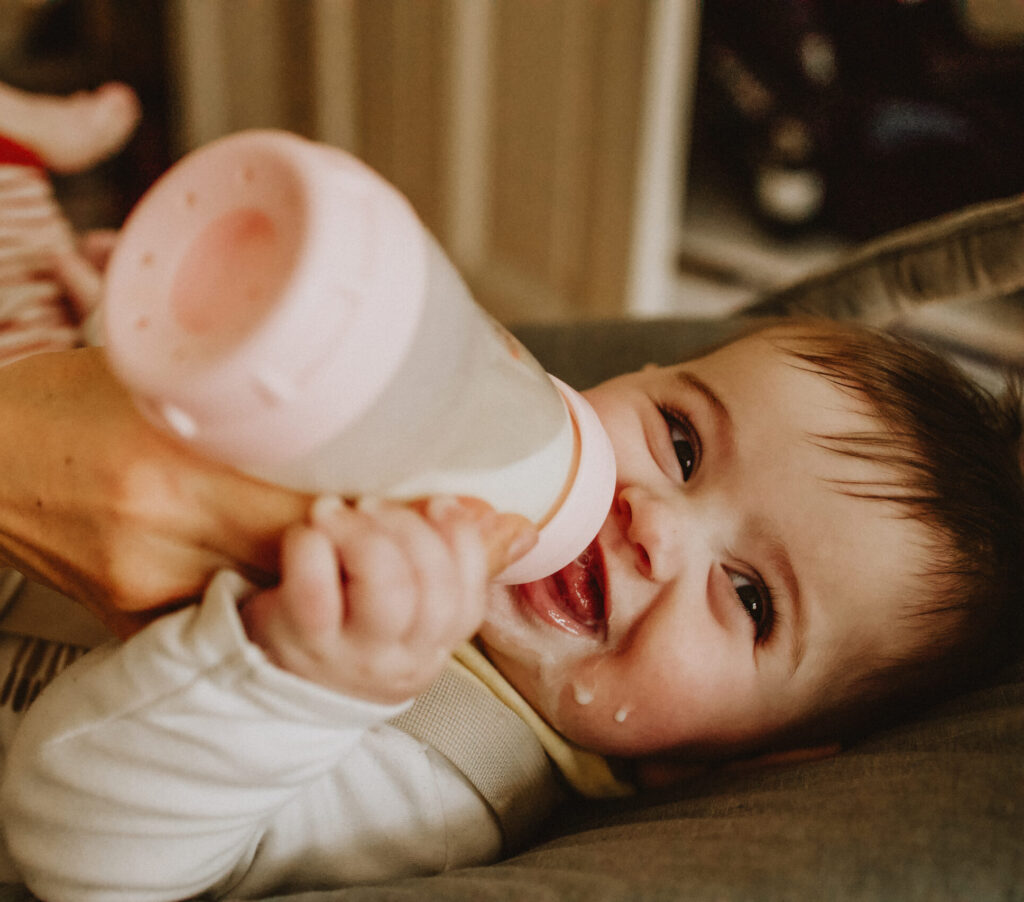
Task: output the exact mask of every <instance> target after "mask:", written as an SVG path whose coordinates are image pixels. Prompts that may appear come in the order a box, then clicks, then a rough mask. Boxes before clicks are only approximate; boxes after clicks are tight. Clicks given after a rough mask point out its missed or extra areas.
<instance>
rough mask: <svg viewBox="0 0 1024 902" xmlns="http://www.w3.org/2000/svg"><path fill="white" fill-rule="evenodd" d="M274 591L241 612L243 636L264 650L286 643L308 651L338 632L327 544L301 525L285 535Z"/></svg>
mask: <svg viewBox="0 0 1024 902" xmlns="http://www.w3.org/2000/svg"><path fill="white" fill-rule="evenodd" d="M281 571H282V574H283V580H282V583H281V585H280V586H279V587H277V588H276V589H270V590H267V591H265V592H260V593H259V594H257V595H256V596H254V597H253V598H251V599H249V601H247V602H246V603H245V604H244V605H243V606H242V607H241V609H240V612H239V613H240V616H241V618H242V623H243V625H244V627H245V631H246V634H247V635H248V636H249V638H250V639H251V640H252V641H253V642H255V643H256V644H257V645H259V646H261V647H262V648H264V649H265V650H270V651H273V650H278V649H280V648H281V647H282V646H284V645H285V644H286V643H287V644H288V645H291V646H298V645H301V646H306V647H308V648H309V650H312V648H313V647H314V646H318V645H320V644H322V643H324V642H325V641H330V638H331V637H333V636H334V635H335V634H336V633H337V630H338V624H339V620H340V617H341V595H340V591H339V585H338V562H337V559H336V557H335V553H334V547H333V545H332V544H331V541H330V540H329V539H328V538H327V537H326V536H325V535H323V534H322V533H320V532H318V531H317V530H315V529H310V528H309V527H305V526H294V527H291V528H290V529H288V530H287V531H286V532H285V535H284V539H283V540H282V545H281Z"/></svg>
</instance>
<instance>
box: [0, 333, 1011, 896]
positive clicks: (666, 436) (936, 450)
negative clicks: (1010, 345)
mask: <svg viewBox="0 0 1024 902" xmlns="http://www.w3.org/2000/svg"><path fill="white" fill-rule="evenodd" d="M586 394H587V397H588V399H589V400H590V402H591V403H592V404H593V406H594V408H595V410H596V411H597V413H598V415H599V417H600V418H601V420H602V422H603V424H604V426H605V428H606V429H607V431H608V434H609V436H610V437H611V440H612V444H613V446H614V450H615V456H616V464H617V471H618V485H617V490H616V495H615V499H614V503H613V505H612V508H611V510H610V512H609V514H608V517H607V519H606V521H605V524H604V526H603V528H602V530H601V532H600V534H599V535H598V536H597V537H596V539H595V541H594V542H593V544H592V545H591V546H590V548H589V549H588V550H587V551H586V552H585V553H584V554H582V555H581V556H580V557H579V558H578V559H577V561H576V562H574V563H573V564H570V565H569V566H567V567H565V568H564V569H563V570H561V571H560V572H558V573H556V574H554V575H553V576H551V577H549V578H547V579H544V580H540V581H538V582H535V583H530V584H527V585H523V586H515V587H499V586H496V585H493V584H490V583H489V582H488V574H489V573H493V572H496V571H497V570H499V569H501V567H502V566H504V564H505V563H506V562H507V561H508V560H509V559H512V558H514V557H515V556H516V555H517V554H518V553H521V552H522V551H523V550H524V548H525V547H526V546H528V545H529V543H530V541H531V540H532V536H533V534H532V531H531V530H530V529H529V528H525V527H524V526H523V524H522V523H520V522H519V521H518V520H517V519H516V518H510V517H505V516H502V515H499V514H496V513H495V512H493V511H491V510H489V509H488V508H487V507H486V506H485V505H482V504H480V503H477V502H473V501H469V500H465V499H430V500H427V501H425V502H423V503H422V504H416V505H398V504H393V503H385V502H378V501H373V502H362V503H359V504H355V505H351V504H346V503H342V502H340V501H337V500H333V501H332V500H329V499H323V500H320V501H319V502H318V503H317V504H316V505H315V506H314V508H313V511H312V513H311V515H310V519H309V522H308V523H307V524H303V525H298V526H295V527H294V528H293V529H291V530H290V531H289V532H288V533H287V534H286V536H285V538H284V541H283V548H282V554H281V566H282V578H281V580H280V584H279V585H277V586H276V587H274V588H271V589H264V590H258V589H255V588H254V587H252V586H250V585H248V584H246V583H245V582H244V580H242V579H241V578H240V577H238V576H237V575H236V574H234V573H231V572H227V571H225V572H223V573H221V574H220V575H219V576H218V577H217V578H216V579H215V580H214V581H213V583H212V584H211V585H210V587H209V590H208V591H207V593H206V596H205V598H204V599H203V601H202V603H201V604H200V605H197V606H190V607H188V608H185V609H182V610H180V611H178V612H176V613H173V614H170V615H167V616H164V617H162V618H160V619H159V620H157V621H156V622H155V623H153V624H152V625H150V626H149V627H147V628H146V629H145V630H143V631H142V632H140V633H139V634H138V635H136V636H135V637H133V638H132V639H130V640H128V641H127V642H125V643H122V644H116V643H112V644H108V645H105V646H103V647H101V648H100V649H98V650H96V651H93V652H91V653H90V654H87V655H85V656H84V657H83V658H82V659H81V660H80V661H78V662H76V663H75V664H74V666H73V667H71V668H69V669H68V670H67V671H66V672H65V673H64V674H63V675H62V676H61V677H60V678H59V679H56V680H55V681H54V682H53V683H52V685H51V686H50V687H49V689H48V690H47V691H46V692H44V693H43V694H42V695H41V696H40V698H39V700H38V701H37V702H36V703H35V704H34V705H33V706H32V707H31V708H30V709H29V711H28V713H27V715H25V717H24V719H23V720H22V721H21V722H20V724H17V725H16V730H14V732H15V733H16V736H15V740H14V744H13V748H11V750H10V753H9V756H8V761H7V766H6V774H5V781H4V787H3V823H4V829H5V831H6V840H7V843H8V846H9V848H10V851H11V853H12V857H13V860H14V862H15V864H16V866H17V871H18V873H19V874H20V875H21V876H22V877H23V878H24V879H25V880H26V881H27V882H28V884H29V886H30V887H31V888H32V889H33V890H34V891H35V892H36V893H37V894H39V895H40V896H42V897H44V898H46V899H48V900H51V902H59V900H62V899H75V900H91V899H112V898H115V897H116V898H132V899H139V900H145V899H180V898H187V897H191V896H193V895H195V894H198V893H202V892H208V893H210V894H212V895H214V896H225V895H231V896H232V898H254V897H255V898H258V897H260V896H261V895H266V894H267V893H269V892H271V891H273V890H282V889H288V890H291V891H295V890H299V889H304V888H318V887H319V888H322V887H329V886H340V885H345V884H351V883H358V882H366V881H373V880H382V879H387V878H390V877H396V876H405V875H413V874H423V873H429V872H435V871H439V870H443V869H446V868H451V867H458V866H461V865H466V864H471V863H479V862H482V861H486V860H490V859H493V858H495V857H496V856H498V855H499V854H500V853H501V851H502V847H503V836H502V833H503V831H504V839H505V845H506V848H507V846H508V844H509V843H508V840H509V837H510V832H509V829H510V828H509V826H508V825H509V823H511V821H510V820H509V819H508V818H507V817H506V815H507V810H506V807H507V806H506V804H505V801H503V799H505V800H507V799H509V798H512V799H513V800H516V799H518V800H519V803H517V804H516V805H513V806H512V807H514V808H516V811H517V812H518V814H517V815H516V817H517V818H518V820H519V822H520V823H523V822H525V823H526V824H527V827H529V826H531V821H532V822H534V823H535V822H536V821H537V820H539V819H540V818H541V817H542V816H543V815H544V813H545V812H546V811H547V809H548V805H549V804H550V801H551V800H552V799H553V797H554V796H553V794H552V793H549V789H551V788H552V784H551V783H550V781H548V782H545V781H544V779H539V780H534V781H533V782H532V783H531V785H530V787H529V792H528V793H527V794H526V796H525V798H526V801H525V802H522V799H523V798H524V796H523V793H521V792H519V782H527V783H529V782H531V780H532V777H530V776H529V774H528V773H527V771H529V769H530V768H529V767H521V766H520V765H521V761H520V760H519V758H516V756H514V755H513V756H512V757H511V758H510V756H509V755H508V754H506V753H507V751H508V749H507V748H506V747H505V739H504V738H501V737H508V736H510V735H512V734H511V733H501V732H499V733H492V732H489V729H490V728H489V727H486V726H485V725H484V724H483V723H482V721H481V720H480V719H479V718H478V717H477V713H476V712H478V711H480V710H483V709H481V708H479V707H476V705H477V703H478V702H479V701H480V699H482V698H484V697H486V698H487V699H490V700H492V701H493V699H495V698H497V699H499V700H500V701H501V702H502V703H503V704H501V705H499V707H500V708H501V710H502V711H506V712H507V711H513V712H514V713H515V717H513V720H514V721H515V722H516V723H517V724H519V725H522V724H525V725H526V728H527V732H528V734H529V735H530V736H532V737H535V738H536V741H537V742H539V744H540V747H541V748H542V749H543V751H544V753H546V754H545V755H544V756H543V760H544V761H545V762H551V766H553V767H555V768H556V769H557V771H558V779H559V781H560V782H562V783H566V784H568V785H569V786H570V787H573V788H575V789H577V790H579V791H582V792H585V793H589V794H593V795H602V794H604V795H609V794H619V793H622V792H623V791H625V790H626V787H625V784H624V783H623V782H622V780H621V779H620V777H621V776H622V773H623V769H622V767H621V764H622V763H623V762H632V763H633V764H635V767H634V768H633V770H634V774H635V776H636V778H637V779H638V780H639V781H640V782H641V783H643V782H645V780H646V779H647V778H648V777H650V776H653V775H659V776H664V775H665V773H666V772H667V771H669V772H670V771H671V769H672V767H673V766H675V764H676V763H677V762H678V763H681V764H687V765H688V764H692V763H693V762H694V761H698V762H703V761H712V760H723V759H730V758H734V757H737V756H750V755H754V754H759V753H763V752H770V751H774V750H783V749H794V748H801V747H806V746H809V745H814V744H822V743H834V742H836V741H837V740H844V739H846V738H848V737H849V736H851V735H853V734H855V733H856V732H858V731H859V730H861V729H863V728H865V727H867V726H868V725H870V724H872V723H875V722H877V721H878V720H880V719H884V718H885V717H888V716H890V715H892V714H895V713H902V712H903V711H905V710H906V709H908V708H911V707H912V706H914V705H919V704H921V703H922V702H923V701H924V700H926V699H930V698H932V697H933V696H934V695H937V694H942V693H945V692H947V691H951V690H952V689H953V688H958V687H961V686H963V685H964V684H965V683H966V682H967V681H968V680H973V679H977V678H978V677H979V676H982V675H983V674H984V673H985V671H986V669H987V668H988V667H991V666H994V665H995V664H996V663H997V662H998V661H999V660H1001V658H1002V656H1003V654H1004V653H1005V652H1006V651H1007V650H1008V649H1009V648H1010V647H1012V643H1013V642H1014V641H1015V636H1016V632H1015V631H1014V630H1013V629H1011V625H1012V624H1014V623H1017V622H1019V611H1020V607H1021V606H1020V586H1021V584H1022V574H1021V572H1020V571H1021V560H1020V558H1021V556H1020V554H1019V548H1020V547H1021V540H1022V538H1024V527H1022V519H1024V489H1022V485H1021V476H1020V469H1019V465H1018V461H1017V456H1016V453H1017V441H1018V439H1019V435H1020V428H1021V424H1020V417H1019V404H1018V403H1017V399H1016V398H1015V397H1010V398H1008V399H1007V400H1006V401H1002V402H1000V401H996V400H994V399H992V398H990V397H989V396H987V395H986V394H984V393H983V392H980V391H979V390H977V389H976V388H975V387H974V386H973V385H972V384H970V383H969V382H968V381H967V380H965V379H964V378H963V377H962V376H960V375H959V374H958V373H957V372H956V371H955V370H953V369H952V368H951V367H949V366H947V365H946V364H945V363H943V362H942V361H941V360H939V359H938V358H936V357H934V356H933V355H931V354H930V353H927V352H925V351H922V350H920V349H919V348H917V347H915V346H913V345H910V344H907V343H905V342H903V341H900V340H897V339H894V338H892V337H888V336H884V335H882V334H878V333H875V332H872V331H869V330H866V329H863V328H860V327H854V326H844V325H838V324H832V323H819V322H807V323H803V322H795V321H794V322H790V323H777V324H773V325H770V326H767V327H758V328H756V329H753V330H752V331H751V332H750V333H749V334H746V335H744V336H742V337H740V338H738V339H737V340H735V341H733V342H731V343H729V344H727V345H725V346H723V347H720V348H718V349H716V350H713V351H711V352H710V353H708V354H707V355H705V356H703V357H701V358H699V359H696V360H692V361H688V362H685V363H682V364H680V365H678V366H674V367H668V368H657V367H651V368H647V369H644V370H642V371H640V372H636V373H632V374H629V375H626V376H622V377H619V378H617V379H613V380H611V381H609V382H607V383H604V384H603V385H600V386H598V387H597V388H595V389H593V390H591V391H589V392H587V393H586ZM470 637H475V641H474V642H473V643H472V644H465V640H467V639H469V638H470ZM453 651H454V652H455V655H456V658H457V660H458V662H459V663H458V664H457V665H453V664H452V663H451V660H450V656H451V654H452V652H453ZM453 668H454V669H453ZM37 669H40V670H41V669H43V668H37ZM50 669H51V670H57V669H59V668H58V666H57V665H53V666H51V668H50ZM449 676H451V678H452V679H454V680H455V683H451V680H449ZM450 684H451V685H450ZM453 685H454V686H455V688H454V689H453V688H451V686H453ZM463 690H464V691H463ZM413 698H416V699H417V700H416V702H415V703H412V702H411V700H412V699H413ZM424 700H433V701H435V702H438V704H437V705H435V709H436V710H433V711H426V712H424V707H425V705H424ZM410 705H411V708H410ZM410 715H412V719H411V720H407V719H406V718H408V717H409V716H410ZM432 716H433V717H435V718H436V717H438V716H439V717H440V719H441V720H442V721H444V723H443V724H442V728H441V732H440V735H441V739H440V740H438V741H436V742H435V740H434V738H433V737H435V736H438V735H439V734H438V732H437V731H436V730H434V731H433V732H432V731H431V730H432V728H431V729H430V730H427V731H425V732H424V731H423V730H421V729H420V725H422V723H423V722H424V719H426V720H429V719H430V717H432ZM496 716H497V715H496ZM12 729H13V728H12ZM424 736H426V739H424V738H423V737H424ZM494 736H498V737H499V739H498V740H494ZM453 738H454V742H452V740H453ZM460 744H461V745H468V746H470V747H471V748H472V749H473V753H472V754H471V755H470V756H469V759H466V758H465V757H463V756H462V753H461V752H459V751H458V750H457V749H454V750H452V749H453V748H454V746H458V745H460ZM474 756H475V757H476V759H477V760H475V761H474V760H471V759H473V757H474ZM519 757H520V758H525V757H529V754H528V752H527V753H524V755H523V756H519ZM467 760H468V763H467ZM517 768H519V769H518V770H517ZM481 769H483V770H484V771H487V773H485V774H484V775H483V776H482V777H481V775H480V771H481ZM495 771H497V773H495ZM510 775H511V776H510ZM495 785H497V786H498V791H497V792H495V791H494V787H495ZM538 788H540V791H539V792H535V790H537V789H538Z"/></svg>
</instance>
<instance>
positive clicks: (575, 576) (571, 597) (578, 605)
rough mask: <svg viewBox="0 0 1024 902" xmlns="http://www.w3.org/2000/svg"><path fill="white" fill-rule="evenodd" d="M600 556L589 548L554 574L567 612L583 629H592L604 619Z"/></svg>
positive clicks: (593, 549) (597, 551) (592, 548)
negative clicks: (567, 609) (584, 627)
mask: <svg viewBox="0 0 1024 902" xmlns="http://www.w3.org/2000/svg"><path fill="white" fill-rule="evenodd" d="M600 554H601V552H600V551H599V550H597V549H596V548H594V546H591V547H590V548H587V549H585V550H584V551H583V552H582V553H581V554H580V556H579V557H577V558H576V560H574V561H573V562H572V563H571V564H567V565H566V566H565V567H563V568H562V569H561V570H559V571H558V573H556V574H555V575H554V579H555V582H556V583H557V584H558V588H559V594H560V595H561V596H562V598H563V599H564V600H565V603H566V605H567V607H568V608H569V611H570V613H571V614H572V615H573V618H574V619H576V620H578V621H579V622H580V623H581V624H583V625H584V626H590V627H593V626H596V625H597V624H599V623H601V622H602V621H603V620H604V580H603V578H602V576H603V574H602V573H601V571H602V570H603V569H604V568H603V567H602V566H601V562H600Z"/></svg>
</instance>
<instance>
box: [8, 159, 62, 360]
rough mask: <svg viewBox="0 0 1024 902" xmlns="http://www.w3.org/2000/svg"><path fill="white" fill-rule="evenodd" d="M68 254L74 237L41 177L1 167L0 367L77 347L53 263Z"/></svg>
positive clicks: (25, 169) (41, 174)
mask: <svg viewBox="0 0 1024 902" xmlns="http://www.w3.org/2000/svg"><path fill="white" fill-rule="evenodd" d="M73 249H74V233H73V232H72V229H71V225H70V223H69V222H68V221H67V219H66V218H65V217H64V214H63V213H62V212H61V209H60V207H59V206H58V204H57V201H56V199H55V198H54V196H53V189H52V186H51V185H50V181H49V179H48V178H47V176H46V174H45V172H42V171H41V170H39V169H38V168H36V167H34V166H31V165H21V164H7V163H4V164H0V365H2V364H5V363H11V362H12V361H14V360H17V359H18V358H20V357H25V356H27V355H29V354H34V353H37V352H39V351H53V350H63V349H66V348H70V347H74V346H75V345H77V344H79V343H80V337H79V328H78V325H77V318H76V316H75V314H74V312H73V309H72V306H71V305H70V303H69V301H68V299H67V297H66V295H65V292H64V290H63V288H62V287H61V285H60V284H59V282H58V280H57V278H56V273H55V269H54V262H53V261H54V259H55V257H56V256H57V255H61V254H66V253H68V252H71V251H73Z"/></svg>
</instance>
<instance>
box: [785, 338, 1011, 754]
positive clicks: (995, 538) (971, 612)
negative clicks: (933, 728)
mask: <svg viewBox="0 0 1024 902" xmlns="http://www.w3.org/2000/svg"><path fill="white" fill-rule="evenodd" d="M777 325H779V326H780V327H782V328H781V331H779V332H777V333H775V335H774V336H773V341H777V342H778V345H779V347H780V348H782V349H783V350H784V351H785V352H786V353H787V354H789V355H790V357H791V358H792V360H793V362H794V365H795V366H799V367H801V368H803V369H806V370H808V371H810V372H813V373H816V374H819V375H821V376H822V377H824V378H826V379H828V380H829V381H830V382H831V383H833V384H834V385H836V386H837V387H839V388H840V389H842V390H843V391H844V392H846V393H848V394H849V395H850V396H851V397H853V398H855V399H858V400H861V401H866V402H867V404H868V405H869V407H870V408H871V409H872V410H873V411H874V413H875V415H876V418H877V422H878V429H877V430H873V431H870V432H862V433H856V434H847V435H821V436H816V437H814V438H815V440H816V441H818V442H819V443H820V444H821V445H822V446H823V447H825V448H827V449H829V450H831V451H834V452H836V453H839V454H843V455H850V456H853V457H856V458H858V459H862V460H867V461H871V462H877V463H879V464H881V465H882V466H883V467H884V469H885V472H888V473H890V474H892V479H891V481H890V482H887V483H885V484H884V485H878V484H876V483H872V484H871V485H870V486H868V485H857V484H850V483H841V484H837V485H836V489H837V491H843V492H847V493H849V494H851V495H854V496H857V497H864V498H869V499H874V498H878V499H884V500H886V501H889V502H895V503H896V506H897V509H899V510H902V511H903V513H904V515H905V516H907V517H913V518H915V519H917V520H919V521H920V522H921V523H923V524H925V525H926V527H927V528H928V531H929V532H930V535H931V540H932V541H931V542H930V543H929V547H928V549H927V550H928V552H929V553H930V558H931V559H930V564H929V567H928V569H927V571H926V572H925V573H924V574H922V577H923V583H924V586H925V588H924V591H923V592H922V593H921V596H920V597H914V598H907V599H905V604H904V609H903V615H902V616H903V617H905V618H907V620H908V621H911V625H912V629H911V630H910V632H911V633H912V634H914V635H917V636H920V638H921V641H920V642H918V643H916V644H915V645H914V646H913V647H912V648H910V649H908V650H907V651H906V652H905V653H904V654H903V655H901V656H899V657H898V658H896V659H890V660H884V661H881V662H879V663H878V666H876V667H874V668H871V670H870V672H869V673H868V674H867V675H865V676H863V677H860V678H857V679H856V680H854V681H853V682H852V683H847V684H845V685H844V686H843V687H840V686H836V687H835V689H836V692H834V693H826V695H829V696H831V699H830V700H827V701H826V702H824V703H823V705H822V708H821V710H818V711H816V712H815V714H814V715H813V722H811V721H809V722H808V723H806V724H802V725H799V726H798V727H797V729H796V731H795V733H794V735H793V736H790V737H788V740H789V741H794V740H799V741H808V740H813V741H822V740H827V741H835V740H847V741H848V740H850V739H852V738H855V737H856V736H857V735H858V734H859V733H861V732H862V731H863V730H865V729H867V728H869V727H875V726H878V725H879V724H884V723H886V722H889V721H890V720H892V719H896V718H901V717H904V716H906V715H908V714H911V713H913V712H915V711H918V710H920V709H921V708H922V707H923V706H924V705H926V704H928V703H930V702H932V701H935V700H938V699H940V698H944V697H946V696H948V695H950V694H952V693H953V692H956V691H959V690H961V689H963V688H965V687H970V686H972V685H977V684H978V683H979V682H980V681H982V680H984V679H986V678H989V677H990V676H991V675H992V674H993V673H994V671H995V670H996V669H997V668H999V667H1000V666H1002V665H1003V664H1005V663H1006V662H1007V661H1008V659H1009V658H1010V657H1011V656H1012V655H1014V654H1015V653H1019V651H1020V649H1021V637H1022V632H1024V630H1022V620H1024V618H1022V610H1024V597H1022V586H1024V480H1022V475H1021V458H1020V442H1021V429H1022V425H1021V391H1020V387H1019V381H1015V380H1009V381H1008V386H1007V390H1006V392H1005V393H1004V394H1003V395H1002V396H1001V397H998V396H996V395H993V394H992V393H990V392H988V391H987V390H985V389H984V388H982V387H980V386H979V385H978V384H977V383H976V382H974V381H973V380H972V379H971V378H969V377H968V376H967V375H966V374H965V373H964V372H963V371H962V370H961V369H960V368H959V367H958V366H956V365H955V364H953V363H951V362H949V361H948V360H946V359H945V358H943V357H941V356H939V355H938V354H936V353H934V352H932V351H930V350H928V349H926V348H924V347H922V346H920V345H919V344H917V343H915V342H913V341H910V340H908V339H906V338H902V337H899V336H897V335H893V334H890V333H887V332H883V331H881V330H875V329H872V328H868V327H865V326H861V325H856V324H845V323H836V322H832V321H818V320H798V321H793V322H791V323H786V324H783V323H778V324H777ZM909 558H910V555H909V554H908V559H909ZM918 623H919V625H920V626H919V628H918ZM787 744H788V742H787Z"/></svg>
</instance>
